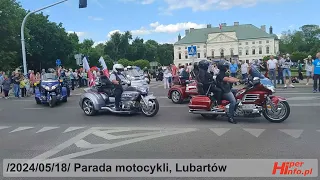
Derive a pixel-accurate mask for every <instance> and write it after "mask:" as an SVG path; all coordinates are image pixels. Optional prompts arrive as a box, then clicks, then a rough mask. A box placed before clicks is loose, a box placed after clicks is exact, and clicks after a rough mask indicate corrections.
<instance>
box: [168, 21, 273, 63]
mask: <svg viewBox="0 0 320 180" xmlns="http://www.w3.org/2000/svg"><path fill="white" fill-rule="evenodd" d="M191 45H194V46H197V56H196V57H190V56H188V51H187V47H188V46H191ZM278 53H279V39H278V37H277V36H276V35H275V34H273V29H272V27H270V28H269V33H267V32H266V26H265V25H263V26H261V28H257V27H256V26H254V25H252V24H243V25H240V24H239V22H235V23H234V25H233V26H227V25H226V24H225V23H223V24H221V29H220V28H219V27H213V28H212V27H211V25H210V24H208V25H207V28H203V29H194V28H191V29H190V30H185V36H184V37H183V38H181V35H179V36H178V42H176V43H175V44H174V64H176V65H178V64H186V63H190V62H192V61H193V58H195V61H199V60H200V59H204V58H206V59H221V58H225V59H227V60H230V59H238V60H240V61H243V60H244V61H246V62H251V61H252V60H254V59H262V58H263V57H264V56H268V55H277V54H278Z"/></svg>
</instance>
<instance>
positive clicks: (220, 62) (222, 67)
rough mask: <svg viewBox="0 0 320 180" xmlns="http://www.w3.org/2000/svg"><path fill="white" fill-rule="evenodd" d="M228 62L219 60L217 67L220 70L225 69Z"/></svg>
mask: <svg viewBox="0 0 320 180" xmlns="http://www.w3.org/2000/svg"><path fill="white" fill-rule="evenodd" d="M229 66H230V62H228V61H225V60H221V61H219V62H218V63H217V67H218V69H219V70H220V71H227V70H228V69H229Z"/></svg>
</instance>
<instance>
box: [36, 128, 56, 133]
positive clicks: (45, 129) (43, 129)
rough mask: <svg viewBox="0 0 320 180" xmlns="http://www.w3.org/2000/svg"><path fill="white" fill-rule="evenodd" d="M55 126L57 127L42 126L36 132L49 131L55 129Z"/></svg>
mask: <svg viewBox="0 0 320 180" xmlns="http://www.w3.org/2000/svg"><path fill="white" fill-rule="evenodd" d="M57 128H59V127H43V128H42V129H40V130H39V131H37V132H36V133H40V132H45V131H49V130H52V129H57Z"/></svg>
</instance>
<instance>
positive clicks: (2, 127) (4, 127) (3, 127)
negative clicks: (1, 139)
mask: <svg viewBox="0 0 320 180" xmlns="http://www.w3.org/2000/svg"><path fill="white" fill-rule="evenodd" d="M9 127H10V126H0V129H7V128H9Z"/></svg>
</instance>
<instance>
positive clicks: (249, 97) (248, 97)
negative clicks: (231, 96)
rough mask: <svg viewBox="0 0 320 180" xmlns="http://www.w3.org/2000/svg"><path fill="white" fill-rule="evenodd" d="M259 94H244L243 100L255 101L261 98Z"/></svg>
mask: <svg viewBox="0 0 320 180" xmlns="http://www.w3.org/2000/svg"><path fill="white" fill-rule="evenodd" d="M259 96H260V95H259V94H246V95H244V96H243V98H242V102H254V101H256V100H258V99H260V98H259Z"/></svg>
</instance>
